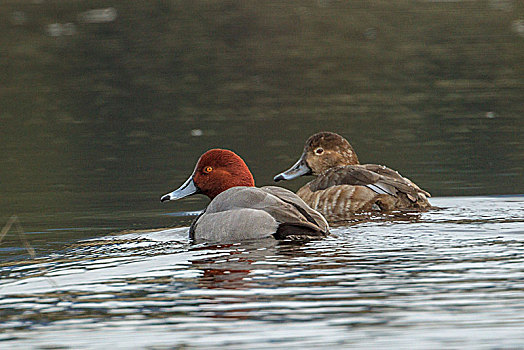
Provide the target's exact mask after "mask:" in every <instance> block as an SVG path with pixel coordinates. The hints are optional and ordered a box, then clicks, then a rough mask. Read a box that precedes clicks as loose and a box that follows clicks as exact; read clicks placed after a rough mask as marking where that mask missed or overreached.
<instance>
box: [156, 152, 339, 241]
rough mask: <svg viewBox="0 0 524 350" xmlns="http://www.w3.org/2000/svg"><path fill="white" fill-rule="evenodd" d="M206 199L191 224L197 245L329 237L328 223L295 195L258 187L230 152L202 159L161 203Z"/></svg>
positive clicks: (282, 190)
mask: <svg viewBox="0 0 524 350" xmlns="http://www.w3.org/2000/svg"><path fill="white" fill-rule="evenodd" d="M195 194H203V195H205V196H207V197H209V199H211V202H210V203H209V204H208V206H207V207H206V209H205V210H204V211H203V212H202V213H201V214H200V215H198V216H197V217H196V218H195V219H194V221H193V222H192V223H191V226H190V228H189V237H190V239H191V240H192V241H193V242H195V243H201V242H218V243H222V242H229V243H231V242H232V243H234V242H237V241H245V240H255V239H265V238H270V239H277V240H295V241H296V240H310V239H318V238H322V237H325V236H327V235H328V234H329V225H328V223H327V221H326V219H325V218H324V217H323V216H322V215H321V214H320V213H319V212H317V211H316V210H313V209H311V208H310V207H309V206H308V205H307V204H306V203H305V202H304V201H303V200H302V199H300V197H298V196H297V195H296V194H295V193H293V192H292V191H290V190H287V189H285V188H282V187H277V186H264V187H260V188H258V187H255V181H254V178H253V175H252V174H251V172H250V171H249V168H248V166H247V165H246V163H245V162H244V160H243V159H242V158H240V156H238V155H237V154H236V153H234V152H233V151H231V150H226V149H211V150H209V151H207V152H205V153H204V154H202V155H201V156H200V158H199V159H198V161H197V163H196V166H195V168H194V170H193V173H192V174H191V175H190V176H189V178H188V179H187V180H186V181H185V182H184V183H183V184H182V185H181V186H180V187H179V188H177V189H176V190H174V191H172V192H170V193H167V194H165V195H163V196H161V198H160V201H161V202H166V201H174V200H179V199H182V198H185V197H188V196H191V195H195Z"/></svg>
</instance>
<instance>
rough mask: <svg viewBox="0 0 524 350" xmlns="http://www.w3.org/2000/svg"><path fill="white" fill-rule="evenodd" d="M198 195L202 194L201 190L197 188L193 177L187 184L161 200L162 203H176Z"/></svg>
mask: <svg viewBox="0 0 524 350" xmlns="http://www.w3.org/2000/svg"><path fill="white" fill-rule="evenodd" d="M196 193H200V189H199V188H198V187H196V185H195V182H194V181H193V176H190V177H189V179H187V180H186V182H184V183H183V184H182V186H180V187H179V188H177V189H176V190H174V191H173V192H171V193H168V194H165V195H163V196H162V197H161V198H160V201H161V202H165V201H174V200H177V199H180V198H184V197H187V196H190V195H192V194H196Z"/></svg>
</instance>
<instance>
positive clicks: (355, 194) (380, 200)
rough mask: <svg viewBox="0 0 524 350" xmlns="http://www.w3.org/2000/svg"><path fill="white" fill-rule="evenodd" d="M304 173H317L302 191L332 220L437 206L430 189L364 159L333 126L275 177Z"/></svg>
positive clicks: (310, 201)
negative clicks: (432, 203)
mask: <svg viewBox="0 0 524 350" xmlns="http://www.w3.org/2000/svg"><path fill="white" fill-rule="evenodd" d="M302 175H315V176H317V177H316V179H314V180H313V181H310V182H309V183H307V184H306V185H304V186H302V188H300V189H299V190H298V192H297V195H298V196H299V197H300V198H302V199H303V200H304V201H305V202H306V203H307V204H309V205H310V206H311V207H312V208H313V209H316V210H318V211H319V212H321V213H322V214H323V215H324V216H325V217H326V218H327V219H328V220H329V221H330V222H334V221H339V220H348V219H352V218H354V217H355V216H354V214H355V213H362V212H389V211H393V210H409V211H413V210H415V211H420V210H426V209H429V208H431V205H430V203H429V201H428V199H427V198H428V197H430V194H429V193H428V192H426V191H424V190H422V189H420V188H419V187H418V186H417V185H415V184H414V183H413V182H412V181H411V180H409V179H407V178H405V177H403V176H401V175H400V174H399V173H398V172H396V171H394V170H391V169H389V168H387V167H385V166H383V165H376V164H360V163H359V161H358V158H357V155H356V153H355V151H353V148H352V147H351V145H350V144H349V142H348V141H347V140H346V139H345V138H343V137H342V136H340V135H338V134H335V133H332V132H320V133H317V134H315V135H313V136H311V137H310V138H309V139H308V140H307V141H306V145H305V147H304V151H303V153H302V155H301V157H300V159H299V160H298V161H297V162H296V163H295V165H293V166H292V167H291V168H290V169H289V170H287V171H285V172H283V173H280V174H278V175H277V176H275V178H274V180H275V181H279V180H291V179H294V178H296V177H299V176H302Z"/></svg>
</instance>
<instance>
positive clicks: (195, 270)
mask: <svg viewBox="0 0 524 350" xmlns="http://www.w3.org/2000/svg"><path fill="white" fill-rule="evenodd" d="M432 203H433V204H434V205H437V206H439V207H440V208H441V209H439V210H435V211H432V212H428V213H423V214H421V215H419V216H414V217H413V218H412V219H411V221H396V222H395V221H383V220H377V221H371V222H367V223H362V224H358V225H354V226H351V227H339V228H335V229H333V232H332V236H331V237H329V238H327V239H324V240H320V241H313V242H309V243H307V244H303V245H294V244H285V243H276V242H274V241H268V242H256V243H238V244H233V245H217V246H209V245H208V246H204V245H202V246H194V245H191V244H189V242H188V239H187V234H188V228H187V227H185V228H174V229H166V230H159V231H152V232H133V233H123V234H114V235H107V236H103V237H99V238H95V239H90V240H84V241H80V242H77V243H75V244H73V245H70V246H68V247H65V248H62V249H60V250H57V251H55V252H53V253H51V254H49V255H47V256H43V257H38V258H37V259H27V260H26V261H16V262H11V263H4V264H2V265H1V267H0V274H1V276H2V279H1V282H0V295H1V300H0V310H1V313H0V315H1V316H0V325H1V326H0V329H1V333H0V346H2V347H6V348H10V349H18V348H19V349H25V348H28V347H40V348H62V347H72V348H76V349H79V348H87V349H89V348H100V347H106V346H116V347H119V348H127V347H152V348H158V347H160V348H163V347H170V348H171V347H177V346H178V347H189V348H192V347H198V348H200V347H202V348H215V347H229V348H243V349H253V348H304V347H323V348H326V347H331V346H344V347H348V348H377V347H381V348H405V347H409V348H464V347H466V348H471V347H475V348H480V349H482V348H485V349H492V348H520V347H522V345H523V344H524V316H523V315H524V313H523V311H524V216H523V212H524V197H522V196H502V197H500V196H499V197H449V198H435V199H433V201H432Z"/></svg>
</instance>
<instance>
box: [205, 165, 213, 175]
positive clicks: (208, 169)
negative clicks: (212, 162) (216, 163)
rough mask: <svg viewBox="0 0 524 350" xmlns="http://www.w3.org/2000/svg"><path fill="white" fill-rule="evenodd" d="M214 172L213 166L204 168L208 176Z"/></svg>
mask: <svg viewBox="0 0 524 350" xmlns="http://www.w3.org/2000/svg"><path fill="white" fill-rule="evenodd" d="M212 171H213V167H211V166H206V167H205V168H204V173H206V174H209V173H210V172H212Z"/></svg>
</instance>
